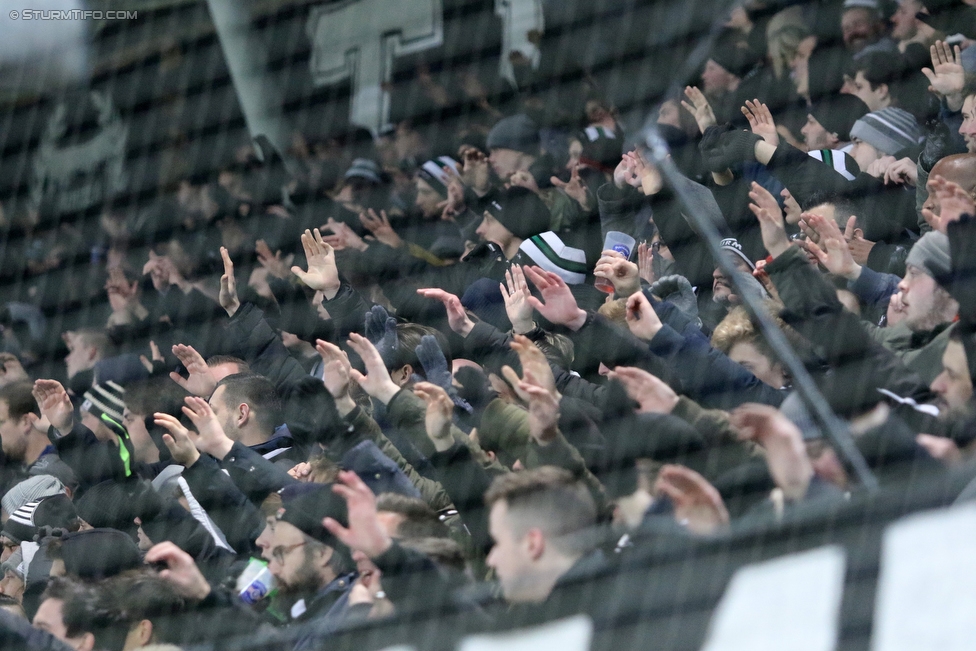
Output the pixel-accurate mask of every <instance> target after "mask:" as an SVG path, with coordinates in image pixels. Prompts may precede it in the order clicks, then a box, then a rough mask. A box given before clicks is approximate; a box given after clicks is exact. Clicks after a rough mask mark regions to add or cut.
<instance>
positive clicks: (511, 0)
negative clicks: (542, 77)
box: [495, 0, 546, 86]
mask: <svg viewBox="0 0 976 651" xmlns="http://www.w3.org/2000/svg"><path fill="white" fill-rule="evenodd" d="M495 14H496V15H497V16H499V17H500V18H501V19H502V58H501V61H499V62H498V74H499V75H500V76H501V77H502V78H503V79H507V80H508V82H509V83H510V84H512V85H513V86H514V85H515V71H514V70H513V69H512V60H511V56H512V53H513V52H521V53H522V55H523V56H525V58H526V59H528V60H529V61H530V62H532V68H533V69H538V68H539V60H540V59H541V55H540V52H539V46H538V45H537V44H536V43H535V42H534V41H535V40H536V37H537V36H542V33H543V32H544V31H545V29H546V23H545V20H544V18H543V15H542V0H495Z"/></svg>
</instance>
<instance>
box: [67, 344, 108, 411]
mask: <svg viewBox="0 0 976 651" xmlns="http://www.w3.org/2000/svg"><path fill="white" fill-rule="evenodd" d="M61 338H62V339H63V340H64V343H65V345H66V346H67V347H68V354H67V355H66V356H65V358H64V364H65V366H66V367H67V372H68V388H69V389H70V390H71V391H72V392H73V393H74V394H75V395H76V396H80V395H81V394H82V393H84V392H85V391H86V390H88V389H89V388H90V387H91V385H92V384H93V383H94V379H95V364H96V362H98V361H99V360H101V359H103V358H105V357H108V350H109V347H110V345H111V343H110V341H109V338H108V335H106V334H105V333H104V332H102V331H100V330H90V329H89V330H68V331H67V332H65V333H64V334H62V335H61Z"/></svg>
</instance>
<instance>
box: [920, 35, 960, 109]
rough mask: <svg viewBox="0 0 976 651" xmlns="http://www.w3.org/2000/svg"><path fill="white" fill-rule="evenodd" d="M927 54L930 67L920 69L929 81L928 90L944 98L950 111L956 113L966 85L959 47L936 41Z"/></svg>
mask: <svg viewBox="0 0 976 651" xmlns="http://www.w3.org/2000/svg"><path fill="white" fill-rule="evenodd" d="M929 54H930V55H931V57H932V67H931V68H922V74H924V75H925V76H926V77H928V79H929V84H930V85H929V90H930V91H931V92H933V93H936V94H938V95H941V96H943V97H945V98H946V101H947V103H948V104H949V109H950V110H952V111H958V110H959V109H961V108H962V99H964V98H963V97H962V92H963V88H964V87H965V85H966V71H965V69H964V68H963V67H962V53H961V50H960V49H959V46H958V45H956V46H954V47H952V48H950V47H949V44H948V43H946V42H945V41H936V42H935V43H934V44H933V45H932V46H931V47H930V48H929Z"/></svg>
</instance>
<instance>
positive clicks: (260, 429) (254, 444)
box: [209, 373, 306, 468]
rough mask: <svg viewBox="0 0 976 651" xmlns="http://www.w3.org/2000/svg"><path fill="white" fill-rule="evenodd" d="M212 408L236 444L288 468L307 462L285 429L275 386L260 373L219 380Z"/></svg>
mask: <svg viewBox="0 0 976 651" xmlns="http://www.w3.org/2000/svg"><path fill="white" fill-rule="evenodd" d="M209 403H210V408H211V409H213V412H214V416H216V417H217V421H218V422H219V423H220V426H221V427H223V429H224V433H225V434H226V435H227V436H228V438H230V439H231V440H232V441H235V443H239V444H240V445H243V446H245V447H248V448H250V449H251V450H253V451H254V452H257V453H258V454H260V455H261V456H263V457H264V458H265V459H268V460H269V461H273V462H276V463H277V462H279V461H281V462H284V463H285V464H286V465H287V468H291V467H292V466H294V465H295V464H296V463H299V462H301V461H305V460H306V459H304V458H302V455H301V454H299V453H298V450H297V449H295V448H294V447H293V445H294V441H293V440H292V438H291V435H290V434H289V433H287V431H286V430H281V428H280V425H281V424H282V423H283V422H284V414H283V413H282V411H281V401H280V400H279V398H278V392H277V391H275V388H274V385H273V384H271V382H270V381H268V380H267V379H266V378H264V377H262V376H260V375H253V374H247V373H236V374H234V375H228V376H227V377H225V378H224V379H222V380H221V381H220V382H218V383H217V388H216V389H214V392H213V395H211V396H210V400H209Z"/></svg>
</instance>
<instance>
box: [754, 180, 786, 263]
mask: <svg viewBox="0 0 976 651" xmlns="http://www.w3.org/2000/svg"><path fill="white" fill-rule="evenodd" d="M772 196H773V195H771V194H769V192H768V191H767V190H766V189H765V188H763V187H762V186H761V185H759V184H758V183H756V182H755V181H753V183H752V185H751V186H750V189H749V198H750V199H751V200H752V203H750V204H749V210H751V211H752V214H753V215H755V216H756V218H757V219H758V220H759V230H760V232H761V233H762V240H763V245H764V246H765V247H766V250H767V251H769V255H771V256H772V257H773V258H774V259H775V258H778V257H779V256H781V255H782V254H783V253H784V252H786V250H787V249H789V248H790V238H789V237H788V236H787V235H786V224H784V222H783V211H782V210H780V208H779V205H778V204H777V205H776V209H775V210H773V208H772V206H771V205H770V204H769V199H770V198H772ZM772 203H773V204H776V200H775V199H773V202H772Z"/></svg>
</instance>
